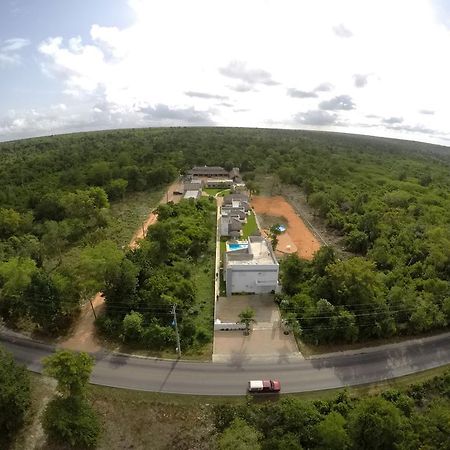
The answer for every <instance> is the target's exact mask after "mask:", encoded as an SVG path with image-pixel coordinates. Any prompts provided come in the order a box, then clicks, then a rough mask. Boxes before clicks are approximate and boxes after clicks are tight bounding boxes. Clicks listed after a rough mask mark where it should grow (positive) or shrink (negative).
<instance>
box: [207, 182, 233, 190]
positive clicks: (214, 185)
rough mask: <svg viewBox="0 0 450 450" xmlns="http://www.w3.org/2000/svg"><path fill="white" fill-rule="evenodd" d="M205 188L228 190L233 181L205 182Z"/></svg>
mask: <svg viewBox="0 0 450 450" xmlns="http://www.w3.org/2000/svg"><path fill="white" fill-rule="evenodd" d="M206 186H207V187H209V188H217V189H220V188H230V187H231V186H233V180H207V181H206Z"/></svg>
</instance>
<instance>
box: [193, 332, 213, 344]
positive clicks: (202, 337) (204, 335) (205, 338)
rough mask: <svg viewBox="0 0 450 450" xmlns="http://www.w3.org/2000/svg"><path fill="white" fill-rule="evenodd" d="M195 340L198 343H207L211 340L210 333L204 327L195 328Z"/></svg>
mask: <svg viewBox="0 0 450 450" xmlns="http://www.w3.org/2000/svg"><path fill="white" fill-rule="evenodd" d="M196 340H197V342H198V343H199V344H202V345H203V344H207V343H208V342H211V333H209V332H208V330H206V329H205V328H197V335H196Z"/></svg>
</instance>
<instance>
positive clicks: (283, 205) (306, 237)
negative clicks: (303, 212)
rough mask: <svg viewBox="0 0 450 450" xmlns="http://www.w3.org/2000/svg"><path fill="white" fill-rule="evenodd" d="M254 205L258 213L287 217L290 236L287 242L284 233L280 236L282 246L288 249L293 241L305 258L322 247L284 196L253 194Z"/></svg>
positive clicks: (300, 254) (298, 251)
mask: <svg viewBox="0 0 450 450" xmlns="http://www.w3.org/2000/svg"><path fill="white" fill-rule="evenodd" d="M252 206H253V209H254V210H255V212H256V214H265V215H268V216H274V217H284V218H285V219H286V221H287V223H288V226H287V233H288V235H289V237H286V239H285V240H286V242H284V240H283V237H282V235H281V236H280V240H279V245H280V248H283V249H286V246H287V245H291V241H292V242H293V243H294V244H295V246H296V247H297V254H298V256H300V258H304V259H312V257H313V255H314V253H315V252H316V251H317V250H319V249H320V242H319V241H318V240H317V239H316V237H315V236H314V234H313V233H312V232H311V231H310V230H309V228H308V227H307V226H306V225H305V224H304V223H303V221H302V219H301V218H300V217H298V215H297V214H296V212H295V210H294V208H293V207H292V206H291V205H290V204H289V203H288V202H287V201H286V200H285V199H284V197H282V196H276V197H259V196H253V197H252ZM291 248H292V245H291Z"/></svg>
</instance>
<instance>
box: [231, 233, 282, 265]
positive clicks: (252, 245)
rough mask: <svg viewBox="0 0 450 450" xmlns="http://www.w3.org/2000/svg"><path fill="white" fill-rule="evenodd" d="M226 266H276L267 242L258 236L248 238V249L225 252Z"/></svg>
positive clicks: (276, 262) (276, 263)
mask: <svg viewBox="0 0 450 450" xmlns="http://www.w3.org/2000/svg"><path fill="white" fill-rule="evenodd" d="M226 257H227V266H241V265H245V266H252V265H277V266H278V261H277V259H276V258H275V255H274V253H273V251H272V247H271V246H270V244H269V243H268V241H267V240H266V239H264V238H262V237H260V236H250V237H249V238H248V248H244V249H241V250H234V251H232V252H227V254H226Z"/></svg>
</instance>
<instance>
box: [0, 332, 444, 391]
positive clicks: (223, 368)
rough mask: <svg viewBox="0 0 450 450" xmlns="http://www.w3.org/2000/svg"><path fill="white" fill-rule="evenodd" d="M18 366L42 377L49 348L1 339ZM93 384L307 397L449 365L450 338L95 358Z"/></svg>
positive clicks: (107, 355)
mask: <svg viewBox="0 0 450 450" xmlns="http://www.w3.org/2000/svg"><path fill="white" fill-rule="evenodd" d="M0 341H1V343H2V344H3V345H4V346H5V347H7V348H8V349H9V350H10V351H11V352H13V354H14V355H15V358H16V359H17V361H19V362H21V363H23V364H26V365H27V366H28V368H29V369H30V370H33V371H37V372H39V371H40V370H41V368H42V366H41V363H40V360H41V358H42V357H44V356H46V355H48V354H49V353H51V352H52V350H53V348H52V347H51V346H48V345H45V344H40V343H36V342H33V341H29V340H27V339H23V338H20V337H11V336H8V335H4V334H0ZM95 356H96V359H97V362H96V365H95V368H94V371H93V374H92V378H91V381H92V383H95V384H101V385H105V386H114V387H121V388H128V389H139V390H144V391H154V392H165V393H183V394H199V395H242V394H244V393H245V387H246V383H247V380H249V379H258V378H272V377H275V378H279V379H280V380H281V383H282V389H283V392H286V393H290V392H303V391H315V390H322V389H330V388H338V387H343V386H351V385H357V384H363V383H371V382H376V381H381V380H386V379H390V378H395V377H399V376H402V375H407V374H410V373H413V372H420V371H422V370H426V369H431V368H434V367H438V366H442V365H445V364H450V333H446V334H443V335H440V336H435V337H432V338H426V339H419V340H415V341H409V342H405V343H400V344H392V345H389V346H385V347H384V348H381V349H370V350H369V351H367V352H366V353H362V354H361V353H360V354H330V355H326V356H323V357H320V358H314V359H309V360H302V361H297V360H294V361H292V360H289V359H284V358H283V357H280V360H279V361H271V362H266V363H264V362H259V363H255V362H252V363H249V362H245V360H242V357H241V355H239V354H236V357H235V359H234V360H232V361H230V362H229V363H202V362H187V361H167V360H154V359H147V358H137V357H131V356H120V355H114V354H106V353H105V354H96V355H95Z"/></svg>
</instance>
